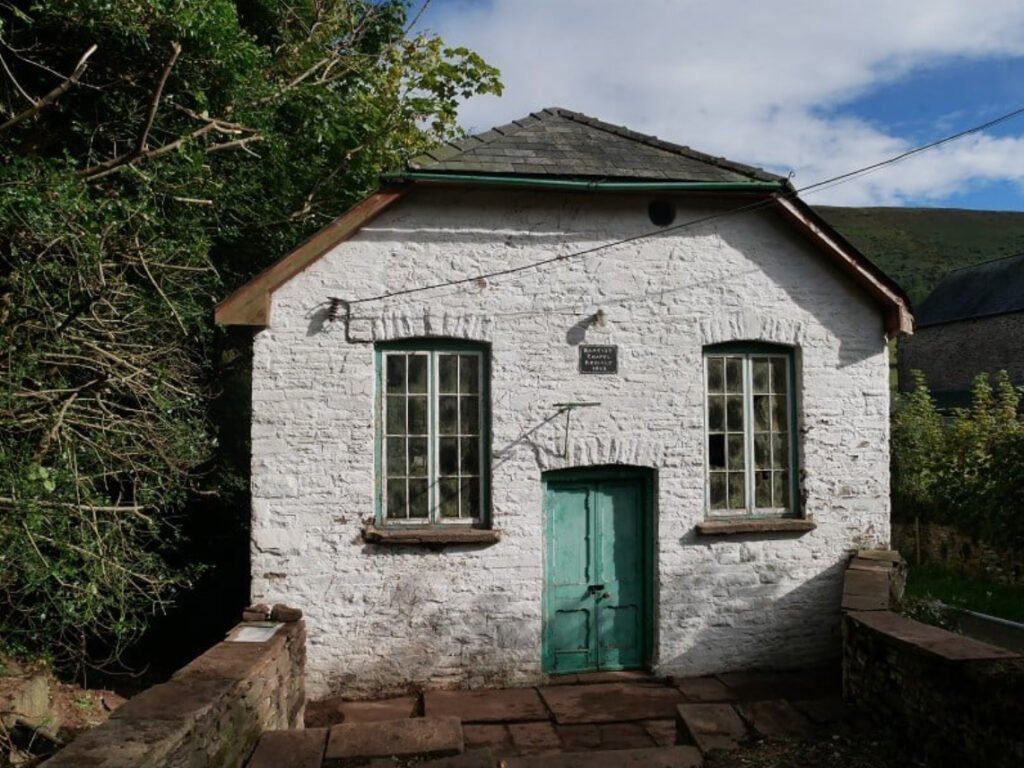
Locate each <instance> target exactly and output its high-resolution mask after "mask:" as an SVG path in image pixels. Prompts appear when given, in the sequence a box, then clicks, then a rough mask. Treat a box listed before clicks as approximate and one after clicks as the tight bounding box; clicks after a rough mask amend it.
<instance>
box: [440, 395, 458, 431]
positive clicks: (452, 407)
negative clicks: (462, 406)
mask: <svg viewBox="0 0 1024 768" xmlns="http://www.w3.org/2000/svg"><path fill="white" fill-rule="evenodd" d="M437 424H438V427H439V429H440V432H441V434H442V435H457V434H458V433H459V398H458V397H455V396H453V395H442V396H441V397H439V398H438V399H437Z"/></svg>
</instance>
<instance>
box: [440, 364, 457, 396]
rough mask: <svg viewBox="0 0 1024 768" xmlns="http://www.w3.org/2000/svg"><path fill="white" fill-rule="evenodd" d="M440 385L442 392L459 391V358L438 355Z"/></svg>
mask: <svg viewBox="0 0 1024 768" xmlns="http://www.w3.org/2000/svg"><path fill="white" fill-rule="evenodd" d="M437 361H438V362H437V364H438V369H439V370H438V385H439V386H440V391H441V392H458V391H459V356H458V355H438V357H437Z"/></svg>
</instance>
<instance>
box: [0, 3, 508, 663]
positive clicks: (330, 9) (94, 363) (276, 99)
mask: <svg viewBox="0 0 1024 768" xmlns="http://www.w3.org/2000/svg"><path fill="white" fill-rule="evenodd" d="M406 16H407V8H406V5H405V3H404V2H402V1H401V0H384V1H382V2H371V1H370V0H296V1H295V2H290V3H281V2H276V0H31V2H0V58H2V62H0V63H2V66H0V166H2V167H3V168H4V174H3V179H2V183H0V594H2V595H3V599H4V602H5V608H6V610H5V611H3V612H0V638H2V641H0V642H2V643H3V644H5V645H6V646H7V647H8V648H11V649H17V650H19V651H21V652H31V653H40V652H42V653H49V654H51V655H53V656H55V657H56V658H57V659H58V660H63V661H67V662H70V663H82V662H83V661H86V660H90V661H92V662H95V661H103V660H104V659H102V658H100V659H97V658H95V654H96V653H97V649H98V648H102V649H104V651H105V652H108V653H113V654H114V655H116V654H117V653H118V652H119V651H120V649H121V648H122V647H123V644H124V643H126V642H130V641H131V640H132V638H134V637H136V636H137V635H138V633H139V632H140V631H141V630H142V629H143V628H144V627H145V626H146V624H147V622H148V620H149V617H150V616H152V615H153V614H154V613H156V612H159V611H161V610H163V609H164V608H165V607H166V605H167V604H168V601H169V600H170V599H172V597H173V596H174V594H175V591H176V590H180V589H182V588H187V587H188V585H189V583H190V580H191V579H192V578H193V577H194V576H195V574H196V573H197V569H198V568H199V567H200V566H202V565H203V563H201V562H197V561H196V559H195V558H194V557H191V558H190V557H189V553H190V552H191V550H190V549H183V548H182V546H181V545H182V542H181V541H179V538H180V531H181V530H182V525H183V523H185V522H187V515H188V514H191V513H194V510H196V509H197V508H198V507H197V506H196V500H197V499H198V498H200V497H202V498H209V496H210V495H211V494H215V493H220V494H222V496H224V497H229V498H225V504H227V505H229V506H230V505H232V504H233V505H235V506H236V507H238V505H239V504H242V505H244V503H245V498H244V493H245V491H244V489H245V487H246V486H247V482H246V480H245V477H244V470H243V469H242V468H241V467H242V466H243V465H244V461H238V459H239V456H241V455H242V454H244V453H245V439H244V434H245V433H244V430H245V428H246V426H247V425H246V424H245V423H243V422H244V419H241V420H240V419H238V418H237V417H238V413H239V411H238V409H237V408H236V409H230V410H229V409H226V408H224V407H223V402H224V399H225V398H224V396H223V395H222V394H221V393H219V391H218V388H219V387H220V386H223V383H224V382H232V383H233V384H234V385H236V386H239V388H240V389H241V388H242V387H245V386H247V385H246V384H245V370H244V369H245V365H246V355H245V353H244V346H245V345H244V343H243V344H242V345H237V344H233V343H232V340H231V339H230V338H228V337H226V336H225V335H224V334H222V333H221V332H219V331H217V330H216V329H214V328H213V326H212V322H211V320H212V318H211V314H212V313H211V309H212V305H213V303H214V302H215V301H216V300H217V299H218V298H220V297H223V296H224V295H226V294H227V293H228V292H229V290H230V289H232V288H234V287H236V286H237V285H239V284H240V283H241V282H242V281H244V280H245V279H247V278H248V277H250V276H251V275H253V274H255V273H256V272H258V271H259V270H261V269H263V268H265V267H266V266H268V265H269V264H270V263H272V262H273V261H274V260H276V259H277V258H278V257H280V256H281V255H282V254H283V253H285V252H286V251H287V250H288V249H289V248H290V247H292V246H294V244H295V243H297V242H299V241H301V240H302V239H303V238H304V237H305V236H307V235H308V234H309V233H310V232H311V231H313V230H315V229H317V228H319V227H320V226H322V225H323V224H324V223H326V222H328V221H329V220H330V219H332V218H333V217H334V216H336V215H338V214H339V213H340V212H342V211H343V210H344V209H345V208H347V207H348V206H349V205H351V204H352V203H353V202H355V201H357V200H358V199H359V198H360V197H362V196H363V195H365V194H366V193H367V192H369V191H371V190H372V189H373V188H374V187H376V185H377V180H378V178H379V175H380V173H381V172H382V171H385V170H391V169H393V168H395V167H399V166H401V165H402V163H403V162H404V161H405V159H407V158H408V156H410V155H411V154H414V153H417V152H420V151H422V150H423V149H424V148H426V147H427V146H429V145H431V144H434V143H436V142H437V141H439V140H443V139H448V138H451V137H453V136H456V135H458V133H459V129H458V127H457V124H456V122H455V119H456V110H457V106H458V104H459V103H460V101H461V100H463V99H465V98H466V97H468V96H471V95H474V94H477V93H500V90H501V85H500V82H499V80H498V73H497V71H496V70H495V69H493V68H492V67H490V66H488V65H487V64H486V63H485V62H484V61H483V60H482V59H481V58H480V57H479V56H477V55H476V54H474V53H472V52H471V51H467V50H465V49H461V48H460V49H453V48H449V47H447V46H445V45H444V43H443V41H441V40H440V39H438V38H436V37H431V36H428V35H417V36H414V37H410V36H408V35H407V34H406V33H405V25H406V24H407V18H406ZM93 46H95V49H93ZM218 396H219V397H220V399H219V400H215V398H217V397H218ZM218 403H219V404H220V405H218ZM218 415H219V416H223V417H224V418H223V419H222V420H221V421H220V422H219V423H217V422H214V421H213V419H214V418H218ZM232 416H234V417H235V418H234V419H231V417H232ZM226 445H230V446H231V451H227V450H225V448H224V446H226ZM229 453H230V454H231V455H229ZM240 517H244V515H238V516H236V517H235V518H232V519H238V518H240ZM183 553H184V554H183ZM169 557H173V562H174V566H173V567H172V566H171V564H170V563H171V561H170V560H169V559H168V558H169Z"/></svg>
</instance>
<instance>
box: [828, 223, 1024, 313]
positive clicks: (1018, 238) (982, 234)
mask: <svg viewBox="0 0 1024 768" xmlns="http://www.w3.org/2000/svg"><path fill="white" fill-rule="evenodd" d="M815 210H816V211H817V212H818V213H820V214H821V215H822V216H823V217H824V218H825V220H826V221H827V222H828V223H829V224H831V225H832V226H833V227H835V228H836V229H837V230H839V232H840V233H841V234H842V235H843V236H844V237H846V238H847V239H848V240H849V241H850V242H851V243H853V244H854V245H855V246H857V248H859V249H860V250H861V251H862V252H863V253H864V254H865V255H866V256H867V257H868V258H870V259H871V260H872V261H873V262H875V263H876V264H877V265H878V266H879V267H881V268H882V270H884V271H885V272H886V274H888V275H889V276H890V277H892V278H893V279H894V280H895V281H896V282H897V283H899V284H900V285H901V286H902V287H903V289H904V290H906V292H907V294H908V295H909V296H910V299H911V301H913V302H914V303H915V304H918V303H920V302H921V301H922V300H923V299H924V298H925V296H927V295H928V294H929V293H931V291H932V289H934V288H935V286H936V285H937V284H938V282H939V281H940V280H941V279H942V278H943V277H945V275H946V273H948V272H950V271H952V270H954V269H958V268H960V267H966V266H971V265H974V264H980V263H981V262H984V261H991V260H993V259H1000V258H1003V257H1006V256H1012V255H1014V254H1017V253H1020V252H1022V251H1024V213H1019V212H1011V211H968V210H956V209H949V208H833V207H830V206H820V207H816V208H815Z"/></svg>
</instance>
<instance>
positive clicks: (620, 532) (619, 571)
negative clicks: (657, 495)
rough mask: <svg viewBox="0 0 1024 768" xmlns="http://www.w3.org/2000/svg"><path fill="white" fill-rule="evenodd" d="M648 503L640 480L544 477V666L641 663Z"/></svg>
mask: <svg viewBox="0 0 1024 768" xmlns="http://www.w3.org/2000/svg"><path fill="white" fill-rule="evenodd" d="M648 504H649V500H648V494H647V491H646V483H645V480H644V478H642V477H636V478H634V477H627V478H622V479H618V478H616V479H607V480H603V479H600V478H595V479H584V480H552V481H549V482H547V491H546V494H545V511H546V515H545V517H546V524H547V531H546V542H547V552H546V581H545V586H544V592H545V601H544V649H543V666H544V669H545V671H547V672H556V673H563V672H583V671H589V670H598V669H629V668H637V667H642V666H644V664H645V663H646V661H647V658H646V656H647V648H648V647H649V643H648V642H647V626H648V623H649V622H648V621H647V616H646V606H647V602H646V600H647V597H648V594H649V589H650V585H649V582H648V574H649V572H650V569H649V568H648V565H647V562H648V552H649V547H650V542H649V538H648V535H647V532H648V530H649V520H650V514H649V507H648Z"/></svg>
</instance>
